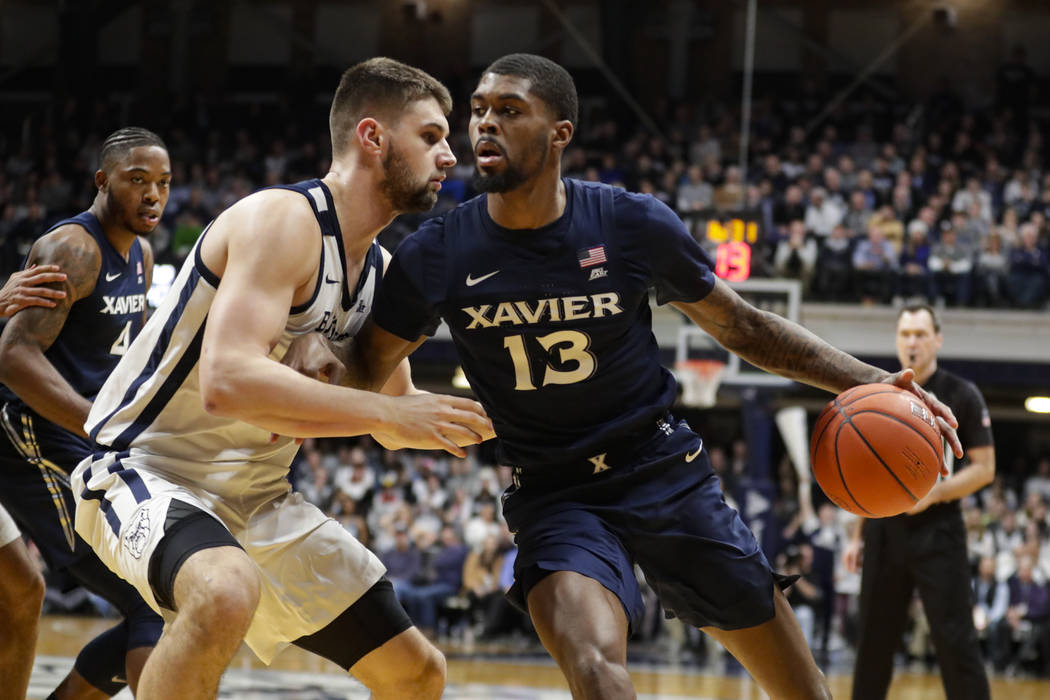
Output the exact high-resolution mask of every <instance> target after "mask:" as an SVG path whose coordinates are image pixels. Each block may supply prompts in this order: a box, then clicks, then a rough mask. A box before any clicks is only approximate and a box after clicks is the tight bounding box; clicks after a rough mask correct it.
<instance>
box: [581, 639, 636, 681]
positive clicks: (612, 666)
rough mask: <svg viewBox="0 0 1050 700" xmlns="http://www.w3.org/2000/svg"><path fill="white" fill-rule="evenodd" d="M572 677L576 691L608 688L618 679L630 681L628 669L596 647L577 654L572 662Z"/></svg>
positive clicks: (582, 650)
mask: <svg viewBox="0 0 1050 700" xmlns="http://www.w3.org/2000/svg"><path fill="white" fill-rule="evenodd" d="M569 665H570V675H571V680H572V681H573V686H574V688H575V689H579V690H586V689H594V688H598V687H608V686H609V684H610V683H615V682H617V680H618V679H628V678H629V676H628V674H627V667H626V666H624V664H623V663H621V662H619V661H616V660H614V659H611V658H609V656H608V655H607V654H605V653H603V652H602V650H601V649H600V648H598V647H596V646H594V647H587V648H586V649H581V650H579V651H577V652H575V653H574V654H573V655H572V657H571V659H570V661H569Z"/></svg>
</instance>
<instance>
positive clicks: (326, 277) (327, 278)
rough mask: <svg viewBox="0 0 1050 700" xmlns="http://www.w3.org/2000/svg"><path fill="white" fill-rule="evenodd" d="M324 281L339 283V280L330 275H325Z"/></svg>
mask: <svg viewBox="0 0 1050 700" xmlns="http://www.w3.org/2000/svg"><path fill="white" fill-rule="evenodd" d="M324 281H325V283H327V284H339V280H334V279H332V278H331V277H329V276H328V275H325V276H324Z"/></svg>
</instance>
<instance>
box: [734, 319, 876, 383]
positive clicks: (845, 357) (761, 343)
mask: <svg viewBox="0 0 1050 700" xmlns="http://www.w3.org/2000/svg"><path fill="white" fill-rule="evenodd" d="M755 316H756V319H755V322H754V324H753V325H752V327H751V328H750V329H749V330H750V332H749V333H746V334H742V337H741V338H740V345H739V346H738V349H736V350H734V352H736V353H737V354H738V355H740V356H741V357H743V358H744V359H745V360H747V361H748V362H750V363H751V364H753V365H755V366H757V367H762V368H763V369H767V370H769V371H772V372H775V373H777V374H780V375H782V376H785V377H789V378H791V379H797V380H799V381H802V382H806V383H807V384H812V385H814V386H818V387H821V388H824V389H828V390H830V391H833V392H835V393H838V392H840V391H844V390H846V389H847V388H849V387H851V386H854V385H856V384H867V383H871V382H877V381H880V380H881V379H882V378H883V377H884V376H885V373H884V372H882V370H879V369H877V368H875V367H872V366H871V365H867V364H865V363H863V362H861V361H860V360H858V359H856V358H855V357H853V356H852V355H849V354H847V353H844V352H842V351H841V350H839V349H838V348H835V347H833V346H831V345H829V344H828V343H826V342H825V341H823V340H821V339H820V338H818V337H817V336H816V335H814V334H813V333H811V332H810V331H808V330H806V329H805V328H803V327H802V326H800V325H798V324H797V323H794V322H792V321H789V320H787V319H785V318H781V317H780V316H777V315H776V314H773V313H770V312H768V311H758V312H757V314H755Z"/></svg>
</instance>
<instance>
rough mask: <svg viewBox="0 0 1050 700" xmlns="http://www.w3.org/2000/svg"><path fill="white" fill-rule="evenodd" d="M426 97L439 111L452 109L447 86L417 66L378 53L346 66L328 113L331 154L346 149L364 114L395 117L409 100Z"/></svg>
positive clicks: (447, 111)
mask: <svg viewBox="0 0 1050 700" xmlns="http://www.w3.org/2000/svg"><path fill="white" fill-rule="evenodd" d="M428 97H431V98H433V99H434V100H436V101H437V103H438V105H439V106H440V107H441V111H442V113H444V114H446V115H447V114H448V113H449V112H451V111H452V96H451V95H450V94H449V92H448V88H446V87H445V86H444V85H442V84H441V82H440V81H439V80H438V79H437V78H435V77H434V76H432V75H430V74H429V73H427V72H426V71H423V70H420V69H419V68H414V67H412V66H410V65H408V64H406V63H401V62H400V61H395V60H394V59H392V58H384V57H381V56H380V57H378V58H370V59H368V60H367V61H362V62H361V63H358V64H356V65H353V66H351V67H350V68H347V69H346V71H345V72H344V73H343V75H342V77H341V78H340V79H339V87H337V88H336V90H335V97H333V98H332V109H331V111H330V112H329V113H328V128H329V129H330V130H331V132H332V154H333V155H338V154H340V153H342V152H343V151H344V150H346V148H347V146H348V145H349V143H350V133H351V131H353V129H354V128H355V127H356V126H357V123H358V122H359V121H361V120H362V119H364V118H365V117H368V116H374V117H378V116H381V115H383V116H387V115H389V116H392V117H396V116H397V115H398V114H399V113H400V112H401V110H402V109H404V108H405V106H407V105H408V104H409V103H411V102H415V101H416V100H422V99H425V98H428Z"/></svg>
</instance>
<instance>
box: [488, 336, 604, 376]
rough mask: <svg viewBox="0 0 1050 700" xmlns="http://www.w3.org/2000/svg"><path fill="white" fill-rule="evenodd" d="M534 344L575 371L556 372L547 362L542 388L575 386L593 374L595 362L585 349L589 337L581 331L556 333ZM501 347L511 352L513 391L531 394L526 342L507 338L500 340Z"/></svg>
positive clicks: (521, 338)
mask: <svg viewBox="0 0 1050 700" xmlns="http://www.w3.org/2000/svg"><path fill="white" fill-rule="evenodd" d="M536 342H538V343H539V344H540V347H541V348H542V349H543V350H544V351H545V352H546V353H547V357H550V356H551V355H553V354H554V353H555V352H557V353H558V360H559V362H560V363H561V364H562V365H566V364H568V363H575V365H576V366H575V367H574V368H573V369H569V370H560V369H555V368H554V367H552V366H551V364H550V361H549V360H548V361H547V362H546V363H545V364H546V367H545V369H544V372H543V386H547V385H548V384H575V383H576V382H582V381H583V380H585V379H588V378H589V377H590V376H591V375H593V374H594V370H595V369H596V368H597V367H598V362H597V359H596V358H595V357H594V353H592V352H591V351H590V350H589V349H588V348H589V347H590V345H591V339H590V337H589V336H588V335H587V334H586V333H583V332H581V331H557V332H555V333H549V334H547V335H542V336H540V337H538V338H536ZM503 347H505V348H506V349H507V350H508V351H509V352H510V359H511V361H512V362H513V363H514V380H515V383H514V389H515V390H517V391H533V390H535V389H536V385H535V384H534V383H533V379H532V371H531V369H530V367H529V354H528V351H527V350H526V349H525V338H524V337H523V336H520V335H509V336H507V337H506V338H504V339H503Z"/></svg>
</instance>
